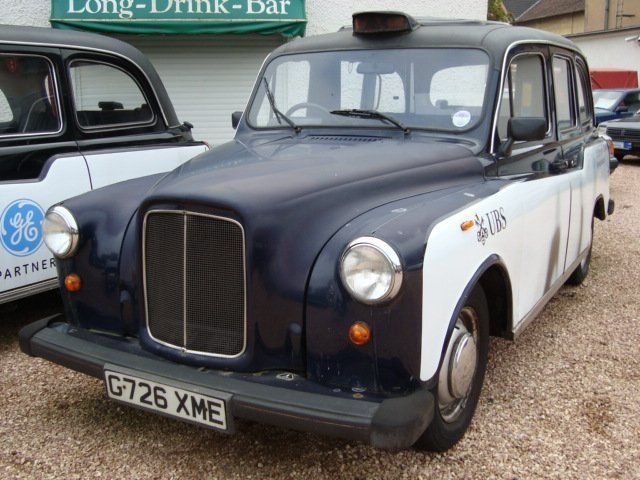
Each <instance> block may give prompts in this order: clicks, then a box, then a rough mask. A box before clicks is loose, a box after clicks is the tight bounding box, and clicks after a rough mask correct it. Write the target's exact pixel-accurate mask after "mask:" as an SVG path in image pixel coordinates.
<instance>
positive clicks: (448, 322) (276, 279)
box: [20, 12, 613, 451]
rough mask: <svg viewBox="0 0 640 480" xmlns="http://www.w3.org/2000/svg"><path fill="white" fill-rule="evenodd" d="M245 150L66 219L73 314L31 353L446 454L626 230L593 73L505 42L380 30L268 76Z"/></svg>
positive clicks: (311, 52) (136, 400)
mask: <svg viewBox="0 0 640 480" xmlns="http://www.w3.org/2000/svg"><path fill="white" fill-rule="evenodd" d="M233 121H234V123H235V124H236V126H237V132H236V136H235V138H234V140H232V141H231V142H228V143H226V144H223V145H221V146H219V147H217V148H214V149H213V150H211V151H210V152H209V153H207V154H205V155H201V156H199V157H198V158H196V159H194V160H191V161H189V162H187V163H185V164H183V165H182V166H180V167H178V168H177V169H175V170H174V171H173V172H171V173H169V174H167V175H156V176H151V177H146V178H143V179H138V180H132V181H130V182H125V183H121V184H119V185H114V186H112V187H109V188H105V189H101V190H98V191H95V192H92V193H89V194H86V195H82V196H78V197H75V198H72V199H69V200H66V201H64V202H62V203H60V204H58V205H56V206H54V207H52V208H51V209H50V210H49V212H48V214H47V216H46V218H45V220H44V231H45V234H44V235H45V242H46V243H47V245H48V246H49V247H50V248H51V250H52V251H53V252H54V254H55V255H56V258H57V263H58V272H59V281H60V285H61V287H62V289H63V292H64V301H65V306H66V314H65V315H64V316H62V315H61V316H55V317H51V318H45V319H42V320H41V321H39V322H36V323H34V324H32V325H29V326H27V327H25V328H24V329H23V330H22V331H21V332H20V341H21V348H22V349H23V351H24V352H25V353H27V354H29V355H32V356H38V357H43V358H46V359H49V360H51V361H53V362H57V363H60V364H62V365H65V366H67V367H69V368H72V369H75V370H78V371H80V372H84V373H86V374H89V375H93V376H95V377H98V378H101V379H103V381H104V384H105V388H106V393H107V395H108V397H109V398H111V399H113V400H115V401H117V402H122V403H124V404H127V405H131V406H134V407H139V408H143V409H147V410H150V411H154V412H157V413H160V414H163V415H169V416H172V417H175V418H178V419H183V420H186V421H190V422H194V423H197V424H200V425H205V426H207V427H211V428H214V429H217V430H219V431H222V432H227V433H230V432H233V431H234V429H235V428H236V426H235V419H237V418H243V419H249V420H253V421H257V422H264V423H269V424H274V425H281V426H286V427H290V428H294V429H300V430H308V431H313V432H318V433H322V434H327V435H335V436H339V437H343V438H347V439H353V440H360V441H365V442H369V443H370V444H372V445H374V446H377V447H381V448H387V449H398V448H406V447H409V446H412V445H413V446H415V447H417V448H425V449H431V450H440V451H441V450H446V449H448V448H450V447H451V446H452V445H454V444H455V443H456V442H457V441H459V440H460V439H461V438H462V436H463V435H464V433H465V431H466V430H467V428H468V426H469V424H470V422H471V420H472V417H473V414H474V411H475V408H476V405H477V403H478V398H479V396H480V391H481V387H482V383H483V378H484V374H485V370H486V365H487V354H488V348H489V337H490V336H492V335H493V336H500V337H504V338H508V339H512V338H514V337H516V336H517V335H518V334H519V333H520V332H521V331H522V330H523V329H524V328H525V327H526V326H527V324H529V322H530V321H531V320H532V319H534V317H535V316H536V315H537V313H538V312H539V311H540V310H541V309H542V308H543V307H544V305H545V304H546V303H547V302H548V301H549V299H550V298H551V297H552V296H553V295H554V293H555V292H556V291H557V290H558V289H559V288H560V287H561V286H562V285H563V284H564V283H566V282H569V283H572V284H580V283H581V282H582V281H583V280H584V279H585V277H586V275H587V274H588V271H589V263H590V259H591V251H592V239H593V225H594V218H598V219H604V218H606V216H607V215H608V214H610V213H612V212H613V201H612V200H611V199H610V195H609V150H608V146H607V143H606V142H605V141H604V140H603V139H602V138H601V137H599V136H598V134H597V132H596V130H595V128H594V114H593V104H592V99H591V88H590V86H589V72H588V68H587V63H586V61H585V59H584V57H583V55H582V54H581V53H580V51H579V50H578V48H577V47H576V46H575V45H574V44H573V43H572V42H571V41H569V40H566V39H565V38H562V37H559V36H556V35H552V34H549V33H544V32H541V31H538V30H533V29H528V28H520V27H512V26H509V25H506V24H502V23H495V22H478V21H464V20H461V21H457V20H439V19H417V18H412V17H410V16H408V15H405V14H401V13H393V12H365V13H361V14H356V15H354V17H353V25H352V27H350V28H344V29H342V30H341V31H339V32H337V33H334V34H328V35H320V36H316V37H309V38H304V39H299V40H295V41H292V42H290V43H287V44H286V45H283V46H282V47H280V48H278V49H277V50H275V51H274V52H273V53H272V54H271V55H270V56H269V57H268V58H267V60H266V62H265V64H264V66H263V67H262V70H261V72H260V74H259V76H258V79H257V81H256V84H255V87H254V90H253V92H252V94H251V97H250V100H249V103H248V106H247V108H246V110H245V111H244V112H243V113H241V114H239V115H234V116H233Z"/></svg>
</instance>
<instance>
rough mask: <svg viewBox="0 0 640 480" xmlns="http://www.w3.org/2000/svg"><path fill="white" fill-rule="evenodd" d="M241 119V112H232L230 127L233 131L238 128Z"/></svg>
mask: <svg viewBox="0 0 640 480" xmlns="http://www.w3.org/2000/svg"><path fill="white" fill-rule="evenodd" d="M241 118H242V112H233V113H232V114H231V126H232V127H233V128H234V129H236V128H238V124H239V123H240V119H241Z"/></svg>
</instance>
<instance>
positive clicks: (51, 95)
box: [0, 54, 62, 137]
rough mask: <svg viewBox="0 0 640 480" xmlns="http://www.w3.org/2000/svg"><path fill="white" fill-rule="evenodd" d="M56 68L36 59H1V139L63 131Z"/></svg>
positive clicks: (14, 56) (3, 56)
mask: <svg viewBox="0 0 640 480" xmlns="http://www.w3.org/2000/svg"><path fill="white" fill-rule="evenodd" d="M59 105H60V103H59V95H58V91H57V87H56V81H55V75H54V71H53V65H52V64H51V62H50V61H49V60H47V59H46V58H44V57H40V56H35V55H7V54H1V55H0V137H4V136H16V135H33V134H47V133H56V132H59V131H60V130H61V125H62V123H61V117H60V109H59Z"/></svg>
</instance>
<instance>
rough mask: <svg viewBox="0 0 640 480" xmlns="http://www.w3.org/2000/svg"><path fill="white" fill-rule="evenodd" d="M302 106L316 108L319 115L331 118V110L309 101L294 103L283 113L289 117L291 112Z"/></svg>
mask: <svg viewBox="0 0 640 480" xmlns="http://www.w3.org/2000/svg"><path fill="white" fill-rule="evenodd" d="M303 108H308V109H310V110H316V111H317V112H319V113H320V116H322V117H323V118H331V117H332V115H331V112H330V111H329V110H327V109H326V108H325V107H323V106H322V105H318V104H317V103H311V102H300V103H296V104H295V105H293V106H292V107H291V108H290V109H289V110H287V111H286V113H285V115H286V116H287V117H290V116H291V115H292V114H293V112H295V111H298V110H301V109H303Z"/></svg>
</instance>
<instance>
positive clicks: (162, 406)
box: [104, 367, 230, 431]
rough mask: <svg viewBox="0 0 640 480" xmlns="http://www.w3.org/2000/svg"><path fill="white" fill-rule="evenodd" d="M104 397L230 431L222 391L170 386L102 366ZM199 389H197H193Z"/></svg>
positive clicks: (226, 397) (118, 369) (162, 380)
mask: <svg viewBox="0 0 640 480" xmlns="http://www.w3.org/2000/svg"><path fill="white" fill-rule="evenodd" d="M104 382H105V387H106V389H107V397H109V398H110V399H112V400H116V401H118V402H122V403H126V404H128V405H132V406H134V407H138V408H142V409H144V410H151V411H152V412H158V413H160V414H162V415H166V416H169V417H173V418H179V419H182V420H186V421H189V422H194V423H197V424H200V425H205V426H207V427H210V428H215V429H216V430H222V431H229V426H228V424H227V423H228V422H227V414H226V408H227V402H226V401H225V400H228V399H229V398H230V395H228V394H224V393H222V392H213V393H211V392H208V391H207V392H202V391H199V392H197V391H194V389H190V388H189V387H188V386H186V385H185V386H184V387H186V388H184V387H183V386H178V385H179V383H174V384H173V385H169V384H168V383H167V381H166V380H165V379H161V378H159V377H155V378H153V379H151V377H147V376H138V375H137V374H136V373H135V372H134V373H132V372H128V371H124V370H122V369H120V368H117V367H116V369H113V367H105V370H104ZM194 388H197V389H198V390H201V389H199V388H198V387H194Z"/></svg>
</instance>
